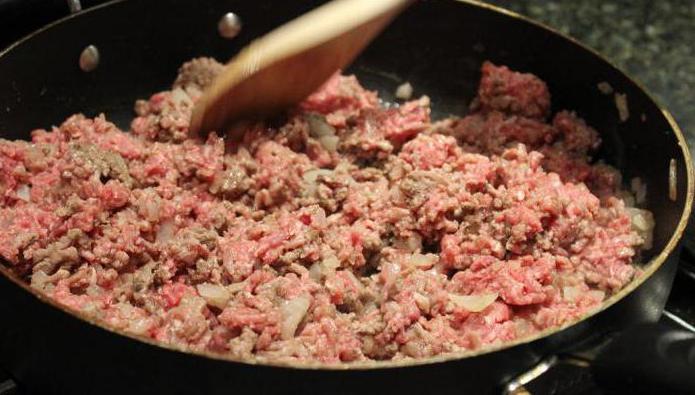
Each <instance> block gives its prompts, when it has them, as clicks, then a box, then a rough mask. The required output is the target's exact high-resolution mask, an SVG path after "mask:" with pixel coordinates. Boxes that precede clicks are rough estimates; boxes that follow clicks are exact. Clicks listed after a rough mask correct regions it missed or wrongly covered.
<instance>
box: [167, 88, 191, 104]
mask: <svg viewBox="0 0 695 395" xmlns="http://www.w3.org/2000/svg"><path fill="white" fill-rule="evenodd" d="M171 101H173V102H174V103H175V104H177V105H181V104H183V103H186V104H192V103H193V102H192V101H191V98H190V97H189V96H188V94H187V93H186V91H184V90H183V89H181V88H175V89H174V90H173V91H171Z"/></svg>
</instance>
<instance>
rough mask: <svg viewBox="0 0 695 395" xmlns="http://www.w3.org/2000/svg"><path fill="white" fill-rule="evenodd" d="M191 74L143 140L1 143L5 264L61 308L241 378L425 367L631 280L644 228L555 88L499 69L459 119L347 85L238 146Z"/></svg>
mask: <svg viewBox="0 0 695 395" xmlns="http://www.w3.org/2000/svg"><path fill="white" fill-rule="evenodd" d="M220 69H221V65H220V64H219V63H217V62H215V61H214V60H212V59H196V60H193V61H191V62H189V63H187V64H185V65H184V66H182V68H181V70H180V75H179V77H178V78H177V80H176V82H175V84H174V86H173V88H172V90H170V91H164V92H160V93H157V94H155V95H153V96H152V97H151V98H150V99H149V100H140V101H138V102H137V103H136V105H135V111H136V113H137V117H136V118H135V119H134V120H133V122H132V125H131V130H130V131H129V132H123V131H121V130H119V129H118V128H117V127H116V126H115V125H113V124H112V123H110V122H109V121H107V120H106V119H105V118H104V116H99V117H96V118H94V119H89V118H86V117H84V116H82V115H74V116H72V117H70V118H69V119H67V120H66V121H65V122H64V123H63V124H62V125H61V126H60V127H54V128H53V129H51V130H35V131H33V132H32V139H31V142H26V141H6V140H1V141H0V225H1V226H0V254H2V257H4V259H5V260H6V264H9V265H10V267H11V268H13V270H14V271H15V272H16V273H17V274H18V275H20V276H22V278H25V279H26V281H27V282H30V283H31V286H32V287H34V288H36V289H38V290H40V291H41V292H44V293H45V294H46V295H48V296H50V297H51V298H53V299H54V300H56V301H57V302H59V303H61V304H63V305H66V306H68V307H70V308H72V309H75V310H78V311H81V312H83V313H86V314H89V315H92V316H94V317H96V318H98V319H100V320H102V321H103V322H105V323H107V324H109V325H111V326H113V327H116V328H120V329H123V330H126V331H128V332H131V333H134V334H137V335H141V336H146V337H150V338H153V339H156V340H159V341H161V342H164V343H169V344H173V345H175V346H179V347H186V348H189V349H193V350H213V351H216V352H219V353H223V354H227V355H230V356H232V357H235V358H259V359H265V360H291V361H298V362H301V361H321V362H325V363H338V362H347V361H365V360H392V359H403V358H422V357H427V356H432V355H437V354H442V353H450V352H455V351H461V350H471V349H476V348H479V347H484V346H488V345H492V344H498V343H500V342H508V341H511V340H514V339H519V338H523V337H526V336H529V335H532V334H534V333H537V332H538V331H541V330H543V329H546V328H549V327H555V326H559V325H563V324H565V323H568V322H570V321H573V320H576V319H578V318H580V317H582V316H583V315H585V314H587V313H588V312H590V311H591V310H592V309H594V308H596V307H598V306H599V305H600V304H601V303H602V301H603V300H605V299H606V298H607V297H608V296H610V295H611V294H613V293H615V292H616V291H617V290H619V289H620V288H621V287H623V286H625V284H627V283H628V282H630V281H631V280H632V279H633V278H634V277H635V276H636V275H638V270H637V269H636V268H635V266H633V265H632V261H633V258H634V257H635V255H636V254H638V252H639V250H640V248H641V246H642V245H643V243H644V242H645V241H648V240H649V233H650V232H651V228H652V227H653V220H652V219H651V214H650V213H649V212H647V211H645V210H640V209H636V208H630V207H627V206H626V202H627V203H628V205H632V201H633V199H632V198H631V197H630V196H629V193H628V192H625V191H624V190H622V186H621V185H622V184H621V177H620V174H619V173H618V172H617V171H616V170H615V169H613V168H611V167H610V166H607V165H605V164H601V163H594V162H593V161H592V160H591V154H592V152H593V151H594V150H595V149H596V148H597V147H598V145H599V143H600V140H599V135H598V133H597V132H596V131H595V130H594V129H593V128H591V127H590V126H589V125H587V124H586V123H585V122H584V121H583V120H582V119H581V118H579V117H578V116H577V115H576V114H575V113H573V112H570V111H561V112H559V113H557V114H554V116H552V117H551V118H548V117H549V116H550V115H551V114H550V94H549V92H548V89H547V87H546V85H545V83H544V82H543V81H541V80H540V79H538V78H537V77H535V76H534V75H531V74H522V73H517V72H514V71H511V70H509V69H508V68H506V67H504V66H501V67H498V66H495V65H493V64H491V63H485V64H484V65H483V69H482V80H481V83H480V88H479V92H478V98H477V99H476V100H475V102H474V104H473V105H472V108H471V113H470V114H469V115H467V116H465V117H463V118H450V119H445V120H441V121H438V122H434V123H433V122H432V121H431V120H430V110H429V104H430V103H429V99H428V98H427V97H423V98H420V99H417V100H413V101H409V102H406V103H401V104H400V105H399V106H393V107H389V108H384V107H382V106H381V105H380V104H379V101H378V98H377V95H376V93H375V92H370V91H367V90H365V89H364V88H363V87H362V86H360V84H359V82H358V81H357V79H356V78H355V77H351V76H342V75H335V76H333V77H332V78H331V79H330V80H329V81H328V82H326V84H325V85H324V86H323V87H322V88H321V89H320V90H319V91H318V92H316V93H314V94H313V95H311V96H310V97H308V98H307V99H306V100H305V101H304V102H303V103H301V104H300V105H299V106H298V107H297V108H296V109H294V110H291V111H289V112H288V113H287V115H286V117H285V120H284V122H279V123H278V122H277V121H274V122H273V123H272V124H270V123H268V124H263V123H259V124H256V125H253V126H251V127H249V129H248V131H247V132H246V135H245V138H244V140H243V142H242V143H241V144H238V145H234V146H232V145H229V144H228V145H227V146H225V143H224V141H223V140H222V139H221V138H220V137H219V136H218V135H216V134H212V135H210V136H209V138H207V141H205V142H204V143H203V142H200V141H196V140H193V139H189V138H188V122H189V117H190V114H191V110H192V106H193V103H195V101H196V100H197V99H198V97H199V96H200V94H201V92H202V90H203V89H204V88H205V86H206V85H207V84H209V83H210V81H211V80H212V79H213V78H214V76H215V75H216V73H218V72H219V71H220Z"/></svg>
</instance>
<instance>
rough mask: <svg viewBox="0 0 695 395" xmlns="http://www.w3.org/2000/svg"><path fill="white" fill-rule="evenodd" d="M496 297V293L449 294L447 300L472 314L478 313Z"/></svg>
mask: <svg viewBox="0 0 695 395" xmlns="http://www.w3.org/2000/svg"><path fill="white" fill-rule="evenodd" d="M497 296H498V294H497V293H490V294H482V295H456V294H449V300H451V301H452V302H453V303H454V304H455V305H456V306H458V307H462V308H464V309H466V310H468V311H470V312H472V313H479V312H481V311H483V310H485V309H486V308H487V307H488V306H490V305H491V304H492V303H493V302H494V301H495V300H497Z"/></svg>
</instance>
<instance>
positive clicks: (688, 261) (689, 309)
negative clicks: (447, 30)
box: [0, 0, 695, 395]
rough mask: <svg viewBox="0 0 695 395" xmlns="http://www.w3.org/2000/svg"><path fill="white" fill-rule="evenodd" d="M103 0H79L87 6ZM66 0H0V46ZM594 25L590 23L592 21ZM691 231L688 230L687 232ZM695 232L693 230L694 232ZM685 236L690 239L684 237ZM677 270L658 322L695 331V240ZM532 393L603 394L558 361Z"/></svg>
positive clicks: (7, 387) (1, 379) (57, 11)
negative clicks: (693, 291) (694, 291)
mask: <svg viewBox="0 0 695 395" xmlns="http://www.w3.org/2000/svg"><path fill="white" fill-rule="evenodd" d="M103 2H104V0H82V5H83V6H84V7H85V8H87V7H89V6H91V5H94V4H98V3H103ZM505 5H506V4H505ZM68 12H69V11H68V7H67V5H66V0H0V49H2V48H4V47H5V46H7V45H9V44H10V43H11V42H13V41H14V40H16V39H18V38H20V37H22V36H23V35H25V34H27V33H29V32H31V31H32V30H34V29H35V28H36V27H38V26H41V25H44V24H46V23H48V22H51V21H52V20H55V19H57V18H59V17H61V16H64V15H67V14H68ZM592 26H593V25H592ZM689 233H690V232H689ZM694 233H695V232H694ZM686 238H687V239H691V238H690V237H687V236H686ZM685 244H686V248H685V249H684V251H683V253H682V256H681V262H680V266H679V270H678V273H677V275H676V279H675V282H674V285H673V289H672V292H671V295H670V297H669V300H668V302H667V305H666V309H665V311H664V314H663V316H662V318H661V322H662V323H664V324H666V325H670V326H673V327H674V328H679V329H686V330H689V331H692V332H695V303H693V302H694V301H695V300H694V299H695V297H694V296H693V293H692V290H693V289H695V243H692V245H691V243H689V242H687V241H686V243H685ZM524 388H525V390H526V391H528V393H531V394H558V395H595V394H604V393H605V392H604V391H602V390H601V389H600V388H599V387H598V385H597V384H596V383H595V382H594V380H593V377H592V375H591V371H590V369H589V368H588V367H586V366H577V365H570V364H558V365H555V366H554V367H552V368H550V369H549V370H548V371H547V372H546V373H544V374H543V375H541V376H540V377H539V378H537V379H535V380H534V381H533V382H531V383H530V384H528V385H526V386H525V387H524ZM0 395H23V392H22V389H21V385H18V384H17V383H15V382H14V381H13V380H12V379H11V378H10V377H9V375H8V374H7V373H6V372H4V371H2V370H1V369H0Z"/></svg>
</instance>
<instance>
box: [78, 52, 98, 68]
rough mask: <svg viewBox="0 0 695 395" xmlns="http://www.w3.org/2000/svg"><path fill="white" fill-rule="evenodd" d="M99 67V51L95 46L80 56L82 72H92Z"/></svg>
mask: <svg viewBox="0 0 695 395" xmlns="http://www.w3.org/2000/svg"><path fill="white" fill-rule="evenodd" d="M97 66H99V49H97V47H95V46H94V45H89V46H87V48H85V49H83V50H82V53H81V54H80V68H81V69H82V71H85V72H90V71H93V70H94V69H96V68H97Z"/></svg>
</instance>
